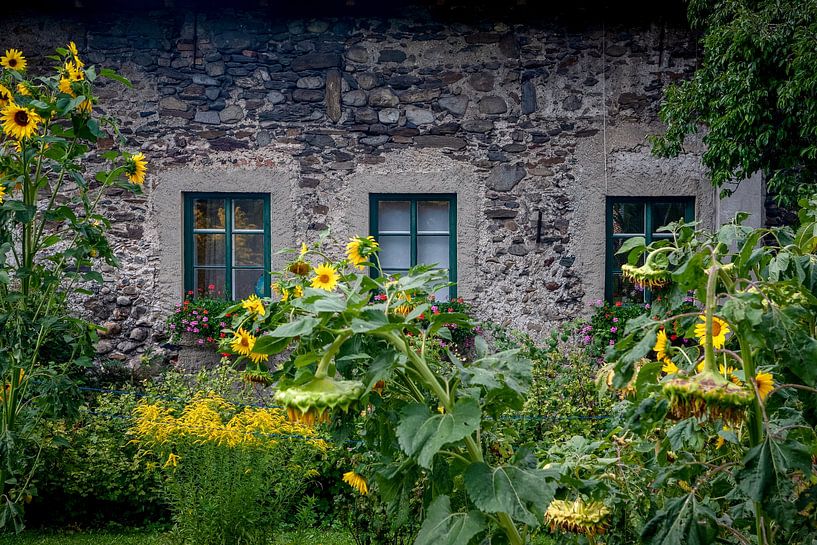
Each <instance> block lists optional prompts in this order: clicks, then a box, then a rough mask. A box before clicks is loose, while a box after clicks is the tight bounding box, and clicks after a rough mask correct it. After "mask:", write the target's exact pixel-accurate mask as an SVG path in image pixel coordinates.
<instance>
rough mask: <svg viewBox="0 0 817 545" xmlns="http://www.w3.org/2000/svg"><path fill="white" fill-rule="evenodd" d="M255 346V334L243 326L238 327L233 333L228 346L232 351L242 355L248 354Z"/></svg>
mask: <svg viewBox="0 0 817 545" xmlns="http://www.w3.org/2000/svg"><path fill="white" fill-rule="evenodd" d="M254 346H255V336H254V335H253V334H252V333H250V332H249V331H247V330H245V329H244V328H243V327H239V328H238V329H237V330H236V331H235V333H233V339H232V340H231V341H230V347H231V348H232V349H233V352H235V353H236V354H240V355H242V356H249V355H250V354H251V353H252V349H253V347H254Z"/></svg>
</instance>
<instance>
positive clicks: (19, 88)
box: [17, 82, 31, 97]
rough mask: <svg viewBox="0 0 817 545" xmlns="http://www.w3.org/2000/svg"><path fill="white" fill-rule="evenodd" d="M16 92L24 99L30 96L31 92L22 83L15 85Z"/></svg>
mask: <svg viewBox="0 0 817 545" xmlns="http://www.w3.org/2000/svg"><path fill="white" fill-rule="evenodd" d="M17 92H18V93H20V94H21V95H23V96H24V97H30V96H31V91H30V90H29V88H28V85H27V84H25V83H22V82H20V83H18V84H17Z"/></svg>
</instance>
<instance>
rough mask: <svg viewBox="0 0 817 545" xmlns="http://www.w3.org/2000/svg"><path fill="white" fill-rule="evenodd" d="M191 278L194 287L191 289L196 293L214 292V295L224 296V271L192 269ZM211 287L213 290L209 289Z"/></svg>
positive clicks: (225, 277) (225, 280) (225, 279)
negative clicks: (193, 281) (193, 280)
mask: <svg viewBox="0 0 817 545" xmlns="http://www.w3.org/2000/svg"><path fill="white" fill-rule="evenodd" d="M193 278H194V279H195V282H196V285H195V286H193V288H194V289H195V290H196V293H199V292H201V291H204V292H208V291H215V293H216V295H217V296H219V297H221V296H223V295H224V287H225V286H226V285H227V276H226V274H225V270H224V269H194V270H193ZM210 286H213V290H211V289H210Z"/></svg>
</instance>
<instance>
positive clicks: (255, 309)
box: [241, 294, 267, 316]
mask: <svg viewBox="0 0 817 545" xmlns="http://www.w3.org/2000/svg"><path fill="white" fill-rule="evenodd" d="M241 307H242V308H243V309H244V310H246V311H247V312H249V313H250V314H252V315H254V316H264V315H265V314H266V313H267V311H266V309H265V308H264V302H263V301H261V299H259V297H258V296H257V295H255V294H253V295H250V296H249V297H247V298H246V299H244V300H243V301H241Z"/></svg>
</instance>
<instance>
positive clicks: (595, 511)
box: [545, 498, 610, 537]
mask: <svg viewBox="0 0 817 545" xmlns="http://www.w3.org/2000/svg"><path fill="white" fill-rule="evenodd" d="M609 516H610V510H609V509H608V508H607V507H606V506H605V505H604V504H603V503H602V502H600V501H589V502H586V501H584V500H583V499H581V498H578V499H577V500H575V501H566V500H553V501H552V502H550V505H549V506H548V508H547V511H546V512H545V522H546V523H547V524H549V525H550V531H551V532H555V531H556V530H561V531H562V532H572V533H576V534H584V535H585V536H588V537H593V536H596V535H599V534H603V533H604V532H605V531H606V530H607V526H608V524H609Z"/></svg>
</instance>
